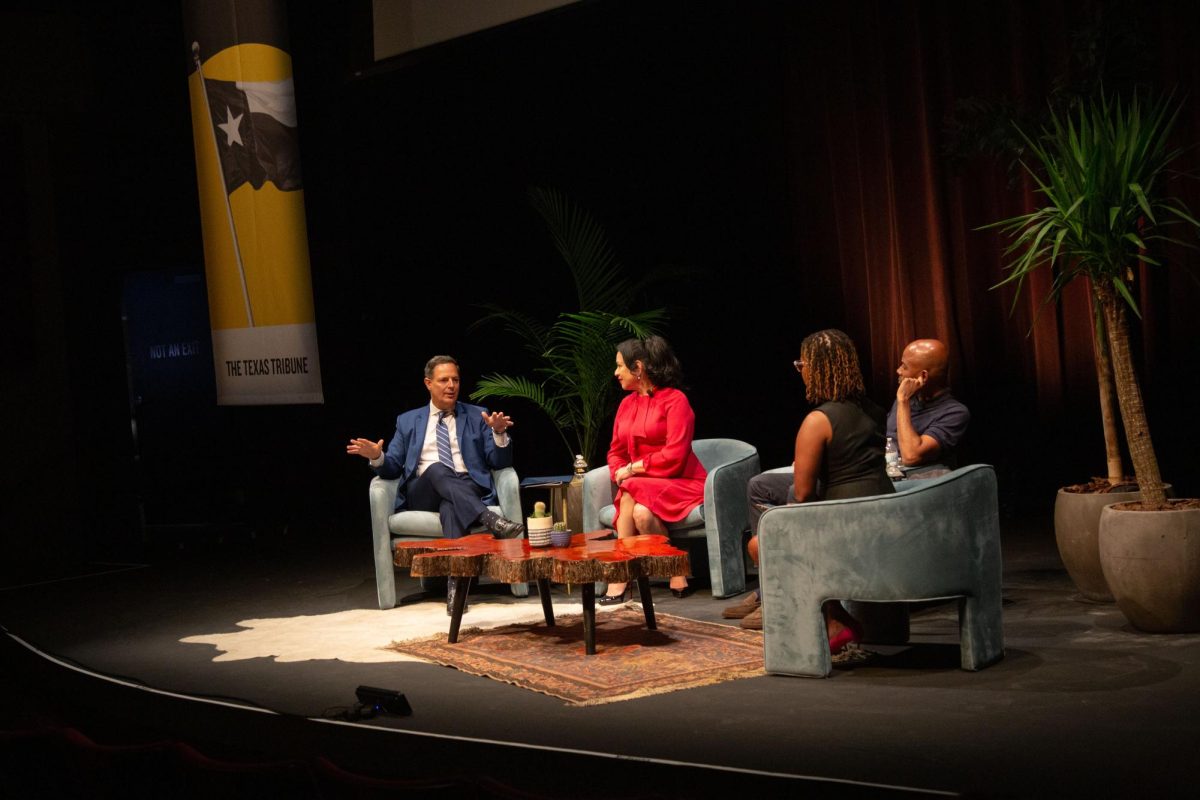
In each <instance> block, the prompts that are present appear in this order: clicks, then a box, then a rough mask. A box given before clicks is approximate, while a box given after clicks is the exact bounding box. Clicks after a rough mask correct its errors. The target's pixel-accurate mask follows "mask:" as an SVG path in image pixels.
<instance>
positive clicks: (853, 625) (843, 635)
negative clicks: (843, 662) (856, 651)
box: [829, 620, 863, 655]
mask: <svg viewBox="0 0 1200 800" xmlns="http://www.w3.org/2000/svg"><path fill="white" fill-rule="evenodd" d="M838 621H839V622H841V620H838ZM862 637H863V632H862V625H860V624H858V622H842V629H841V630H840V631H838V632H837V633H836V634H834V635H833V636H831V637H829V653H830V655H837V654H838V653H839V652H841V651H842V649H843V648H845V647H846V645H848V644H851V643H854V644H858V643H859V642H861V641H862Z"/></svg>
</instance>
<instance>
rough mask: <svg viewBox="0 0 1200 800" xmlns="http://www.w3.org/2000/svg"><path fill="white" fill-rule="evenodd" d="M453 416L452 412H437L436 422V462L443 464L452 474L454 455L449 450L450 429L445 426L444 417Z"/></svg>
mask: <svg viewBox="0 0 1200 800" xmlns="http://www.w3.org/2000/svg"><path fill="white" fill-rule="evenodd" d="M452 416H454V412H453V411H439V412H438V421H437V448H438V461H440V462H441V463H443V464H445V465H446V466H447V467H449V468H450V470H451V472H454V471H455V469H454V454H453V453H452V452H451V450H450V428H448V427H447V426H446V417H452Z"/></svg>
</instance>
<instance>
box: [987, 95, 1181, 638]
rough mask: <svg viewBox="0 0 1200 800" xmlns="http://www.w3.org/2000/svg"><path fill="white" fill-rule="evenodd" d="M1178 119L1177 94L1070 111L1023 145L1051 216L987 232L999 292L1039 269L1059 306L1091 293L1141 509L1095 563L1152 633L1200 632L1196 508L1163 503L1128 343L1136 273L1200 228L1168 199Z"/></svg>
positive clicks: (1041, 213) (1102, 99) (1108, 519)
mask: <svg viewBox="0 0 1200 800" xmlns="http://www.w3.org/2000/svg"><path fill="white" fill-rule="evenodd" d="M1180 107H1181V103H1178V102H1176V101H1175V99H1174V96H1173V95H1172V94H1165V95H1161V96H1158V97H1155V98H1151V99H1149V100H1144V99H1143V98H1142V97H1141V96H1140V95H1139V94H1137V93H1134V94H1133V95H1132V96H1131V97H1130V98H1129V99H1128V100H1126V101H1122V100H1121V99H1119V98H1109V97H1106V96H1105V95H1104V94H1103V93H1102V92H1101V93H1100V94H1099V96H1098V97H1096V98H1094V99H1091V100H1087V101H1084V102H1082V103H1080V104H1079V105H1078V107H1077V109H1075V110H1071V109H1066V110H1061V111H1056V112H1052V114H1051V119H1050V123H1049V125H1048V127H1047V128H1046V129H1045V130H1044V131H1043V135H1042V136H1041V137H1040V138H1038V139H1036V140H1035V139H1033V138H1031V137H1029V136H1027V135H1025V134H1024V133H1023V132H1022V134H1021V135H1022V137H1023V138H1024V140H1025V143H1026V145H1027V148H1028V153H1029V154H1030V156H1031V158H1030V161H1031V162H1032V164H1030V163H1028V162H1025V163H1024V166H1025V168H1026V170H1027V171H1028V172H1029V174H1030V175H1031V176H1032V178H1033V179H1034V180H1035V181H1036V183H1037V186H1038V192H1039V193H1040V194H1041V195H1042V196H1043V198H1044V200H1045V204H1044V205H1043V206H1042V207H1041V208H1038V209H1036V210H1034V211H1031V212H1029V213H1027V214H1022V215H1020V216H1017V217H1013V218H1011V219H1007V220H1001V221H999V222H996V223H993V224H992V225H991V226H988V227H998V228H1000V229H1001V230H1003V231H1004V232H1006V233H1007V234H1008V235H1009V236H1011V237H1012V240H1013V241H1012V242H1011V243H1010V245H1009V246H1008V248H1007V250H1006V253H1007V254H1009V255H1012V256H1014V258H1013V261H1012V262H1011V263H1010V264H1009V265H1008V266H1007V267H1006V269H1007V271H1008V275H1007V277H1006V278H1005V279H1004V280H1003V281H1002V282H1001V284H1000V285H1004V284H1008V283H1015V284H1016V285H1017V287H1018V291H1019V289H1020V286H1021V284H1022V283H1023V282H1024V280H1025V278H1026V277H1027V276H1028V275H1029V274H1030V273H1031V272H1033V271H1034V270H1036V269H1038V268H1041V267H1044V266H1046V267H1049V268H1050V269H1052V270H1053V271H1054V280H1053V282H1052V288H1051V295H1052V297H1057V295H1058V294H1059V293H1060V292H1061V291H1062V289H1063V287H1065V286H1066V285H1067V284H1068V283H1070V282H1071V281H1073V280H1075V279H1077V278H1083V279H1085V280H1087V281H1088V283H1089V285H1090V288H1091V293H1092V297H1093V302H1094V307H1095V308H1096V310H1097V320H1098V323H1097V328H1098V329H1099V328H1100V327H1101V326H1102V328H1103V331H1102V335H1103V337H1104V338H1105V340H1106V341H1107V344H1108V349H1109V354H1110V356H1111V363H1112V373H1113V382H1114V385H1115V387H1116V395H1117V403H1118V406H1119V408H1120V413H1121V419H1122V422H1123V425H1124V430H1125V440H1126V444H1127V445H1128V448H1129V452H1130V459H1131V460H1132V462H1133V468H1134V473H1135V478H1136V480H1137V483H1138V487H1139V489H1140V492H1141V500H1140V502H1128V503H1118V504H1115V505H1108V506H1105V508H1104V510H1103V512H1102V513H1101V515H1100V526H1099V534H1098V536H1099V544H1098V547H1099V557H1100V562H1101V567H1102V570H1103V573H1104V577H1105V579H1106V581H1107V583H1108V586H1109V588H1110V589H1111V590H1112V592H1113V594H1114V596H1115V598H1116V600H1117V604H1118V606H1119V607H1120V608H1121V610H1122V612H1123V613H1124V614H1125V615H1126V616H1127V617H1128V618H1129V619H1130V621H1131V622H1132V623H1133V624H1134V625H1135V626H1136V627H1138V628H1141V629H1143V630H1154V631H1168V630H1173V631H1181V630H1197V629H1200V501H1196V500H1178V501H1169V500H1168V498H1167V486H1166V485H1165V484H1164V483H1163V481H1162V478H1161V476H1160V473H1159V466H1158V460H1157V458H1156V456H1155V453H1154V446H1153V443H1152V441H1151V438H1150V428H1149V425H1148V423H1147V420H1146V413H1145V408H1144V406H1143V403H1142V396H1141V389H1140V386H1139V384H1138V380H1137V375H1136V373H1135V371H1134V367H1133V358H1132V353H1131V349H1130V333H1129V312H1130V311H1132V312H1133V314H1135V315H1137V316H1139V317H1140V312H1139V310H1138V306H1137V302H1136V301H1135V300H1134V292H1133V290H1132V284H1133V282H1134V280H1135V279H1136V272H1135V269H1134V268H1135V267H1137V266H1138V265H1139V264H1146V265H1151V266H1158V265H1159V261H1158V260H1157V259H1156V258H1155V257H1154V255H1152V252H1154V248H1155V247H1157V246H1158V245H1161V244H1163V243H1174V244H1179V245H1183V246H1186V247H1191V246H1193V245H1192V244H1190V243H1188V242H1184V241H1182V240H1180V239H1179V238H1177V237H1173V236H1169V235H1168V231H1169V229H1170V228H1171V227H1173V226H1181V227H1184V228H1188V229H1193V230H1194V229H1197V228H1200V222H1197V220H1196V219H1195V218H1194V217H1193V216H1192V215H1191V214H1190V212H1189V211H1188V210H1187V207H1186V206H1185V205H1184V204H1183V203H1182V202H1181V201H1179V200H1178V199H1176V198H1173V197H1170V196H1168V195H1167V193H1166V191H1167V187H1166V183H1167V180H1168V177H1169V173H1168V168H1169V166H1170V165H1171V164H1172V162H1174V161H1175V160H1176V159H1177V158H1178V156H1179V155H1180V153H1181V152H1182V151H1181V150H1180V149H1178V148H1172V147H1171V146H1170V144H1169V141H1168V140H1169V137H1170V134H1171V131H1172V129H1173V128H1174V125H1175V121H1176V119H1177V118H1178V115H1179V110H1180ZM1101 323H1102V325H1101ZM1098 333H1100V331H1099V330H1098Z"/></svg>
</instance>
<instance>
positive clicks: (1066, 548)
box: [1054, 487, 1169, 603]
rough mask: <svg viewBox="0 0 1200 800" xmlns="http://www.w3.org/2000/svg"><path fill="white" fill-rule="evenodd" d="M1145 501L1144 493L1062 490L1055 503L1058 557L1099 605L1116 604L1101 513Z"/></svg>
mask: <svg viewBox="0 0 1200 800" xmlns="http://www.w3.org/2000/svg"><path fill="white" fill-rule="evenodd" d="M1168 488H1169V487H1168ZM1141 499H1142V495H1141V492H1112V493H1109V494H1098V493H1087V492H1068V491H1066V490H1064V489H1059V490H1058V497H1057V498H1055V500H1054V538H1055V540H1056V541H1057V542H1058V554H1059V556H1061V557H1062V560H1063V564H1064V565H1065V566H1066V568H1067V572H1068V573H1069V574H1070V575H1071V580H1072V581H1073V582H1074V583H1075V588H1077V589H1078V590H1079V593H1080V594H1081V595H1083V596H1084V598H1086V599H1088V600H1091V601H1093V602H1097V603H1111V602H1112V601H1113V595H1112V592H1111V591H1110V590H1109V588H1108V583H1107V582H1105V580H1104V571H1103V569H1101V567H1100V512H1101V511H1102V510H1103V509H1104V507H1105V506H1107V505H1112V504H1113V503H1128V502H1131V501H1134V500H1141Z"/></svg>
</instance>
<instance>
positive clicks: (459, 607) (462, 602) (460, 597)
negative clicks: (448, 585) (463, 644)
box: [447, 578, 471, 644]
mask: <svg viewBox="0 0 1200 800" xmlns="http://www.w3.org/2000/svg"><path fill="white" fill-rule="evenodd" d="M458 580H459V586H458V591H457V592H455V594H454V608H453V609H452V610H451V613H450V638H449V639H448V640H447V641H449V642H450V644H457V643H458V626H459V625H460V624H461V623H462V615H463V609H464V608H466V607H467V593H468V592H469V591H470V590H471V579H470V578H459V579H458Z"/></svg>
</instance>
